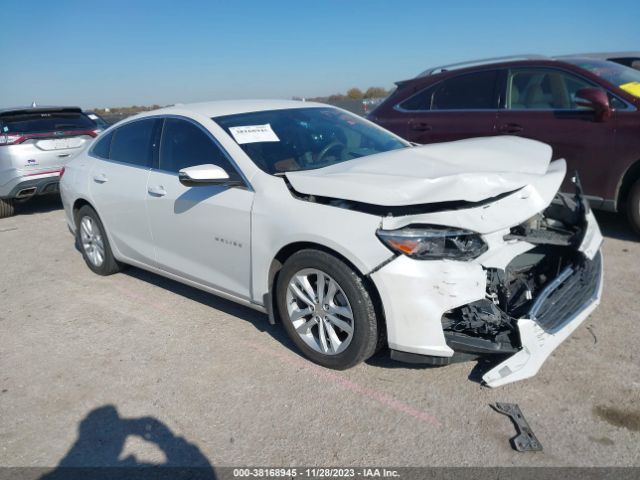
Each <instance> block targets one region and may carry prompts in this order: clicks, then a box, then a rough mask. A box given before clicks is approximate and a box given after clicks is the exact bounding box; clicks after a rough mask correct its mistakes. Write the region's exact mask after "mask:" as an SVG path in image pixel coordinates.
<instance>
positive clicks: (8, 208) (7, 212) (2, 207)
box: [0, 198, 15, 218]
mask: <svg viewBox="0 0 640 480" xmlns="http://www.w3.org/2000/svg"><path fill="white" fill-rule="evenodd" d="M14 213H15V207H14V202H13V199H12V198H0V218H7V217H12V216H13V214H14Z"/></svg>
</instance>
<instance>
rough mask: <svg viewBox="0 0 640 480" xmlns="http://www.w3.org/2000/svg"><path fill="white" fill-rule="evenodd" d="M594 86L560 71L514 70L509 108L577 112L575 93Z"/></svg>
mask: <svg viewBox="0 0 640 480" xmlns="http://www.w3.org/2000/svg"><path fill="white" fill-rule="evenodd" d="M593 86H594V85H593V84H591V83H589V82H587V81H586V80H583V79H581V78H579V77H576V76H574V75H571V74H570V73H567V72H563V71H560V70H546V69H530V70H512V71H511V72H509V80H508V81H507V103H506V108H508V109H512V110H527V109H533V110H576V109H578V108H579V107H578V106H577V105H576V103H575V99H576V92H577V91H578V90H580V89H582V88H589V87H593Z"/></svg>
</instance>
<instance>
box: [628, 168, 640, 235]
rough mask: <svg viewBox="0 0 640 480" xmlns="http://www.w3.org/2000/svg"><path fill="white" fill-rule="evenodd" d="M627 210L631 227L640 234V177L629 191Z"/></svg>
mask: <svg viewBox="0 0 640 480" xmlns="http://www.w3.org/2000/svg"><path fill="white" fill-rule="evenodd" d="M626 210H627V217H628V219H629V223H630V224H631V227H632V228H633V229H634V230H635V232H636V233H637V234H638V235H640V178H639V179H638V180H636V182H635V183H634V184H633V185H632V187H631V190H630V191H629V196H628V197H627V205H626Z"/></svg>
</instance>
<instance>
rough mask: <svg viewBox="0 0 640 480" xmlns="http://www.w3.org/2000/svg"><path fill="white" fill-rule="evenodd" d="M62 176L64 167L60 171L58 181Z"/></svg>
mask: <svg viewBox="0 0 640 480" xmlns="http://www.w3.org/2000/svg"><path fill="white" fill-rule="evenodd" d="M63 175H64V167H62V168H61V169H60V180H62V176H63Z"/></svg>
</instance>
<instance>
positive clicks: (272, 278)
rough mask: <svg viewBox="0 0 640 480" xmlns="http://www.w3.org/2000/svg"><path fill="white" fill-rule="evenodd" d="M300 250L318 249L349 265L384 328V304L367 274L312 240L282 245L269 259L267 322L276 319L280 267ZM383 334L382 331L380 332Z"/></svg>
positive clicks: (334, 251) (339, 254) (342, 256)
mask: <svg viewBox="0 0 640 480" xmlns="http://www.w3.org/2000/svg"><path fill="white" fill-rule="evenodd" d="M301 250H319V251H321V252H325V253H328V254H329V255H332V256H334V257H336V258H337V259H339V260H340V261H342V262H344V263H345V264H346V265H348V266H349V268H351V269H352V270H353V271H354V272H356V273H357V274H358V275H360V277H361V278H362V281H363V283H364V285H365V288H366V289H367V292H368V293H369V295H371V300H372V301H373V304H374V307H375V309H376V315H377V316H378V318H379V319H380V320H381V322H380V324H381V327H382V328H383V329H386V320H385V314H384V306H383V305H382V299H381V297H380V293H379V292H378V288H377V287H376V285H375V283H374V282H373V280H371V278H370V277H369V275H367V274H365V273H364V272H362V270H361V269H359V268H358V267H357V266H356V265H354V263H353V262H351V261H350V260H349V259H348V258H347V257H345V256H344V255H342V254H341V253H340V252H338V251H336V250H334V249H332V248H330V247H327V246H326V245H322V244H319V243H314V242H307V241H300V242H293V243H290V244H288V245H285V246H284V247H282V248H281V249H280V250H279V251H278V253H276V255H275V257H274V258H273V260H272V261H271V265H270V266H269V273H268V286H269V292H268V293H267V295H266V297H267V301H266V302H265V306H268V311H269V322H270V323H272V324H273V323H276V322H277V319H278V316H279V315H278V305H277V303H278V302H277V301H276V295H275V287H276V284H277V281H278V274H279V273H280V270H281V269H282V266H283V265H284V263H285V262H286V261H287V259H288V258H290V257H291V256H292V255H293V254H295V253H297V252H299V251H301ZM381 334H383V332H381Z"/></svg>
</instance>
